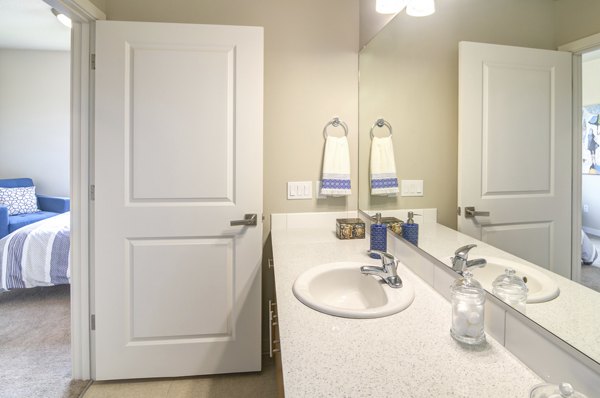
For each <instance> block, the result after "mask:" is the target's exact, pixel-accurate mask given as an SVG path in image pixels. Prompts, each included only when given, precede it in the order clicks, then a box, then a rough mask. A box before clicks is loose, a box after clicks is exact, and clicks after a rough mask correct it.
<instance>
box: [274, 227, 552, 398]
mask: <svg viewBox="0 0 600 398" xmlns="http://www.w3.org/2000/svg"><path fill="white" fill-rule="evenodd" d="M272 241H273V254H274V263H275V283H276V291H277V308H278V315H279V332H280V341H281V358H282V365H283V378H284V385H285V395H286V398H295V397H302V398H304V397H377V398H382V397H403V398H409V397H418V398H431V397H465V398H466V397H469V398H472V397H486V398H492V397H498V398H513V397H515V398H517V397H523V398H526V397H529V391H530V389H531V387H532V386H534V385H536V384H539V383H541V382H542V380H541V379H540V378H539V377H538V376H537V375H536V374H535V373H533V372H532V371H531V370H530V369H529V368H527V367H526V366H525V365H523V363H521V362H520V361H519V360H518V359H517V358H515V357H514V356H513V355H512V354H511V353H510V352H509V351H508V350H506V349H505V348H504V347H503V346H502V345H500V344H499V343H497V342H496V341H495V340H493V339H492V338H491V337H489V336H488V342H487V343H486V345H485V346H483V347H482V348H479V349H470V348H465V347H464V346H461V345H459V344H458V343H456V342H455V341H454V340H453V339H452V337H450V333H449V329H450V326H451V325H450V324H451V315H452V314H451V308H450V303H449V302H447V301H446V300H445V299H444V298H443V297H442V296H440V295H439V294H438V293H437V292H436V291H434V290H433V289H432V288H430V287H429V286H428V285H427V284H425V283H424V282H422V281H421V280H420V279H419V278H418V277H417V276H416V275H415V274H413V273H412V272H411V271H409V270H408V269H407V268H406V267H404V266H403V265H400V267H399V269H398V274H399V275H400V276H401V277H402V279H403V281H404V282H405V283H411V284H412V285H413V286H414V289H415V300H414V302H413V303H412V305H411V306H410V307H408V308H407V309H406V310H404V311H402V312H400V313H398V314H395V315H392V316H389V317H385V318H379V319H345V318H337V317H333V316H329V315H325V314H322V313H319V312H317V311H314V310H312V309H310V308H308V307H306V306H305V305H304V304H302V303H301V302H300V301H298V300H297V299H296V297H295V296H294V294H293V292H292V285H293V283H294V281H295V279H296V277H297V276H298V275H300V274H301V273H302V272H303V271H305V270H306V269H308V268H310V267H313V266H315V265H319V264H323V263H329V262H336V261H345V260H348V261H360V262H364V263H365V264H373V265H377V264H378V263H379V262H378V260H373V259H371V258H369V257H368V256H367V255H366V253H365V250H366V249H367V247H368V240H367V239H361V240H349V241H342V240H338V239H337V238H336V237H335V231H332V230H328V229H289V230H274V231H272Z"/></svg>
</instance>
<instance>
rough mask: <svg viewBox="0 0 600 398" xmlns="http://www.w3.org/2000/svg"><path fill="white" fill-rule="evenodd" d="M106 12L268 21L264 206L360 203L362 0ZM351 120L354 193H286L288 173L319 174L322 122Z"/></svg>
mask: <svg viewBox="0 0 600 398" xmlns="http://www.w3.org/2000/svg"><path fill="white" fill-rule="evenodd" d="M106 13H107V18H108V19H112V20H125V21H156V22H181V23H204V24H224V25H258V26H264V28H265V86H264V89H265V102H264V170H265V171H264V213H265V217H266V219H265V231H268V230H269V223H268V221H269V214H270V213H277V212H306V211H332V210H336V211H337V210H345V209H356V204H357V194H356V192H357V186H356V184H357V172H358V170H357V153H358V149H357V135H356V134H357V131H356V130H357V125H358V110H357V107H358V82H357V75H358V25H359V21H358V0H327V1H322V0H301V1H298V0H253V1H247V0H219V1H215V0H172V1H163V0H128V1H122V0H106ZM333 116H339V117H340V118H341V119H343V120H344V121H346V123H347V124H348V126H349V128H350V135H349V139H350V151H351V162H352V182H353V184H354V186H353V195H352V196H350V197H348V198H333V199H320V200H316V199H313V200H292V201H288V200H287V185H286V184H287V182H288V181H308V180H311V181H316V180H318V179H320V172H321V163H322V156H323V147H324V139H323V135H322V130H323V127H324V126H325V124H326V123H327V122H328V121H329V120H330V119H331V118H332V117H333Z"/></svg>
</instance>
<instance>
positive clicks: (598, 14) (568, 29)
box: [554, 0, 600, 47]
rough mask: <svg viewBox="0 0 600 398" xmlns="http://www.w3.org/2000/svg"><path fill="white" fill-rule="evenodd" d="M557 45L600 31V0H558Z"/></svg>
mask: <svg viewBox="0 0 600 398" xmlns="http://www.w3.org/2000/svg"><path fill="white" fill-rule="evenodd" d="M554 3H555V7H556V46H557V47H558V46H561V45H563V44H566V43H570V42H572V41H575V40H578V39H581V38H584V37H587V36H591V35H593V34H596V33H600V19H599V18H600V1H598V0H556V1H555V2H554Z"/></svg>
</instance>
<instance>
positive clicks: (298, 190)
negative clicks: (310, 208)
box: [287, 181, 312, 200]
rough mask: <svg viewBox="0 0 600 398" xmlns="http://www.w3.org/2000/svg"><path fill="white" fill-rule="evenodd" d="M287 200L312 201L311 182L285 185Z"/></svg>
mask: <svg viewBox="0 0 600 398" xmlns="http://www.w3.org/2000/svg"><path fill="white" fill-rule="evenodd" d="M287 195H288V196H287V198H288V199H289V200H296V199H312V181H290V182H288V184H287Z"/></svg>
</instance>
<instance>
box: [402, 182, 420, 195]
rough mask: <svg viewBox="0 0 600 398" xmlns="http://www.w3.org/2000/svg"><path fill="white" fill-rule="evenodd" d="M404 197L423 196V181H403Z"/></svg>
mask: <svg viewBox="0 0 600 398" xmlns="http://www.w3.org/2000/svg"><path fill="white" fill-rule="evenodd" d="M400 194H401V195H402V196H423V180H402V182H401V190H400Z"/></svg>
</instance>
